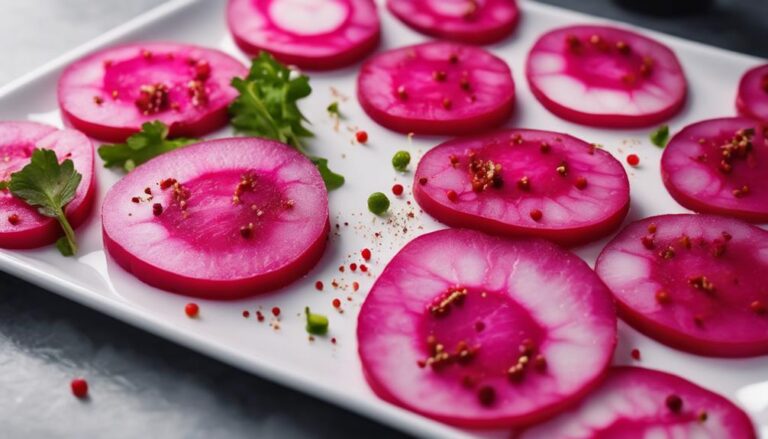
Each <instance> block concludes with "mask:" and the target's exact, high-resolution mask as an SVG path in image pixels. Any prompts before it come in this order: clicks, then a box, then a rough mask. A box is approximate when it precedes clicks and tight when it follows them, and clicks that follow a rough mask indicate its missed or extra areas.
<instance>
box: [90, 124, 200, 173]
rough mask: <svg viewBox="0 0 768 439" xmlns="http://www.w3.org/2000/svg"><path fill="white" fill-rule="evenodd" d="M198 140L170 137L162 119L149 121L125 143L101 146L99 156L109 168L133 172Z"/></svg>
mask: <svg viewBox="0 0 768 439" xmlns="http://www.w3.org/2000/svg"><path fill="white" fill-rule="evenodd" d="M195 142H198V140H197V139H187V138H183V137H179V138H176V139H168V126H166V125H165V124H164V123H162V122H160V121H155V122H147V123H145V124H143V125H142V126H141V131H139V132H138V133H136V134H133V135H131V136H130V137H128V139H127V140H126V141H125V143H116V144H107V145H101V146H100V147H99V156H100V157H101V158H102V160H104V166H105V167H107V168H112V167H121V168H123V169H124V170H125V171H126V172H131V171H132V170H133V169H134V168H135V167H136V166H139V165H140V164H142V163H144V162H147V161H149V160H150V159H152V158H154V157H157V156H159V155H160V154H164V153H166V152H169V151H173V150H174V149H178V148H181V147H184V146H187V145H189V144H190V143H195Z"/></svg>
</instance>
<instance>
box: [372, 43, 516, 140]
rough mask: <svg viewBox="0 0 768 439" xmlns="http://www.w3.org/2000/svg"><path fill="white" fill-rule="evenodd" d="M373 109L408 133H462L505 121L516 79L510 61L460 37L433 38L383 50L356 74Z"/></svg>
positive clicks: (378, 117)
mask: <svg viewBox="0 0 768 439" xmlns="http://www.w3.org/2000/svg"><path fill="white" fill-rule="evenodd" d="M357 95H358V99H359V100H360V105H362V107H363V109H364V110H365V112H366V113H368V115H369V116H370V117H371V118H372V119H373V120H375V121H376V122H378V123H380V124H381V125H383V126H385V127H387V128H389V129H392V130H395V131H400V132H403V133H410V132H413V133H416V134H444V135H451V134H454V135H458V134H469V133H473V132H482V131H483V130H486V129H488V128H492V127H494V126H497V125H500V124H501V123H503V122H504V121H505V120H506V119H507V118H509V116H510V115H511V114H512V109H513V107H514V102H515V83H514V81H513V80H512V72H511V70H510V69H509V66H507V64H506V63H505V62H504V61H503V60H501V59H499V58H497V57H495V56H494V55H492V54H491V53H489V52H487V51H485V50H483V49H480V48H477V47H474V46H467V45H462V44H457V43H447V42H432V43H424V44H419V45H416V46H409V47H403V48H400V49H394V50H390V51H388V52H384V53H381V54H379V55H377V56H375V57H373V58H371V59H370V60H368V61H367V62H366V63H365V64H364V65H363V68H362V70H361V71H360V76H359V77H358V79H357Z"/></svg>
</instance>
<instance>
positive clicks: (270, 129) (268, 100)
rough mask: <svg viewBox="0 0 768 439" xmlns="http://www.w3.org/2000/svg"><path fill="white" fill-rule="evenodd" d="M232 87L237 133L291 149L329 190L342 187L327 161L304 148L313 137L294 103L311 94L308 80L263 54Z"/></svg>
mask: <svg viewBox="0 0 768 439" xmlns="http://www.w3.org/2000/svg"><path fill="white" fill-rule="evenodd" d="M232 86H233V87H234V88H235V89H237V91H238V92H240V95H239V96H238V97H237V98H236V99H235V100H234V101H233V102H232V104H231V105H230V106H229V113H230V116H231V120H230V123H231V124H232V126H233V127H234V128H235V130H236V131H238V132H240V133H242V134H246V135H249V136H257V137H266V138H269V139H274V140H277V141H279V142H283V143H286V144H288V145H291V146H293V147H294V148H296V149H297V150H299V151H300V152H301V153H302V154H304V155H306V156H308V157H309V159H310V160H311V161H312V162H313V163H314V164H315V166H317V168H318V170H319V171H320V175H321V176H322V177H323V181H324V182H325V186H326V188H327V189H328V190H333V189H336V188H338V187H339V186H341V185H343V184H344V177H343V176H341V175H339V174H336V173H334V172H333V171H331V170H330V169H329V168H328V160H327V159H324V158H322V157H313V156H311V155H310V154H309V152H308V151H307V149H306V146H305V145H304V139H305V138H307V137H312V136H313V133H312V131H310V130H309V129H308V128H307V127H305V126H304V122H307V119H306V118H305V117H304V115H303V114H302V113H301V110H299V107H298V104H297V102H298V101H299V100H300V99H303V98H305V97H307V96H309V95H310V93H312V87H311V86H310V85H309V77H308V76H306V75H301V74H296V72H294V71H292V70H291V69H289V68H287V67H286V66H284V65H282V64H280V63H279V62H277V61H276V60H275V58H273V57H272V55H270V54H268V53H266V52H262V53H261V54H260V55H259V56H258V57H256V58H254V59H253V63H252V64H251V69H250V71H249V72H248V75H247V76H246V77H245V78H234V79H233V80H232Z"/></svg>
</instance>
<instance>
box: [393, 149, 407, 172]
mask: <svg viewBox="0 0 768 439" xmlns="http://www.w3.org/2000/svg"><path fill="white" fill-rule="evenodd" d="M409 163H411V154H410V153H409V152H408V151H397V152H396V153H395V155H393V156H392V167H394V168H395V170H396V171H400V172H405V170H406V169H407V168H408V164H409Z"/></svg>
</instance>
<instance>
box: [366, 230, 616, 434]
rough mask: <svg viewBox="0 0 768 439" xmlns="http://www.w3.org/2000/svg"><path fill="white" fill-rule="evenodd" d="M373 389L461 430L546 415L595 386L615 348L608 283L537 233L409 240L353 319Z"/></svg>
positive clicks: (447, 233) (445, 234)
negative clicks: (535, 235)
mask: <svg viewBox="0 0 768 439" xmlns="http://www.w3.org/2000/svg"><path fill="white" fill-rule="evenodd" d="M357 339H358V346H359V353H360V358H361V360H362V364H363V370H364V372H365V376H366V378H367V380H368V382H369V384H370V385H371V387H372V389H373V390H374V391H375V392H376V394H377V395H379V396H380V397H381V398H383V399H385V400H387V401H389V402H391V403H393V404H396V405H399V406H402V407H405V408H407V409H409V410H412V411H415V412H417V413H420V414H422V415H424V416H428V417H430V418H433V419H437V420H439V421H442V422H446V423H450V424H454V425H458V426H463V427H510V426H520V425H523V424H530V423H533V422H536V421H540V420H542V419H545V418H547V417H550V416H552V415H554V414H555V413H557V412H558V411H560V410H562V409H563V408H564V407H567V406H568V405H570V404H572V403H574V402H575V401H577V400H578V399H579V398H581V397H583V396H584V395H585V394H587V393H588V392H589V391H590V390H591V389H592V388H593V387H595V386H596V385H597V384H598V383H599V381H600V379H601V378H602V377H603V376H604V374H605V372H606V371H607V368H608V365H609V363H610V361H611V357H612V355H613V350H614V347H615V345H616V315H615V311H614V307H613V302H612V299H611V297H610V292H609V291H608V290H607V288H606V287H605V285H604V284H603V283H602V282H601V281H600V279H598V278H597V276H596V275H595V274H594V272H593V271H592V270H591V269H590V268H589V266H587V264H585V263H584V262H583V261H582V260H581V259H579V258H578V257H577V256H575V255H573V254H572V253H570V252H568V251H566V250H563V249H561V248H559V247H557V246H556V245H554V244H551V243H549V242H547V241H542V240H507V239H504V238H498V237H493V236H489V235H485V234H482V233H480V232H475V231H470V230H459V229H449V230H442V231H438V232H433V233H429V234H426V235H422V236H420V237H418V238H416V239H414V240H413V241H411V242H410V243H408V244H407V245H406V246H405V247H404V248H403V249H402V250H400V252H399V253H398V254H397V255H396V256H395V257H394V258H393V259H392V260H391V261H390V262H389V264H388V265H387V267H386V268H385V269H384V271H383V272H382V274H381V275H380V276H379V278H378V279H377V280H376V283H375V284H374V285H373V287H372V289H371V291H370V292H369V293H368V296H367V297H366V299H365V303H364V304H363V307H362V309H361V311H360V315H359V317H358V326H357Z"/></svg>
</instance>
